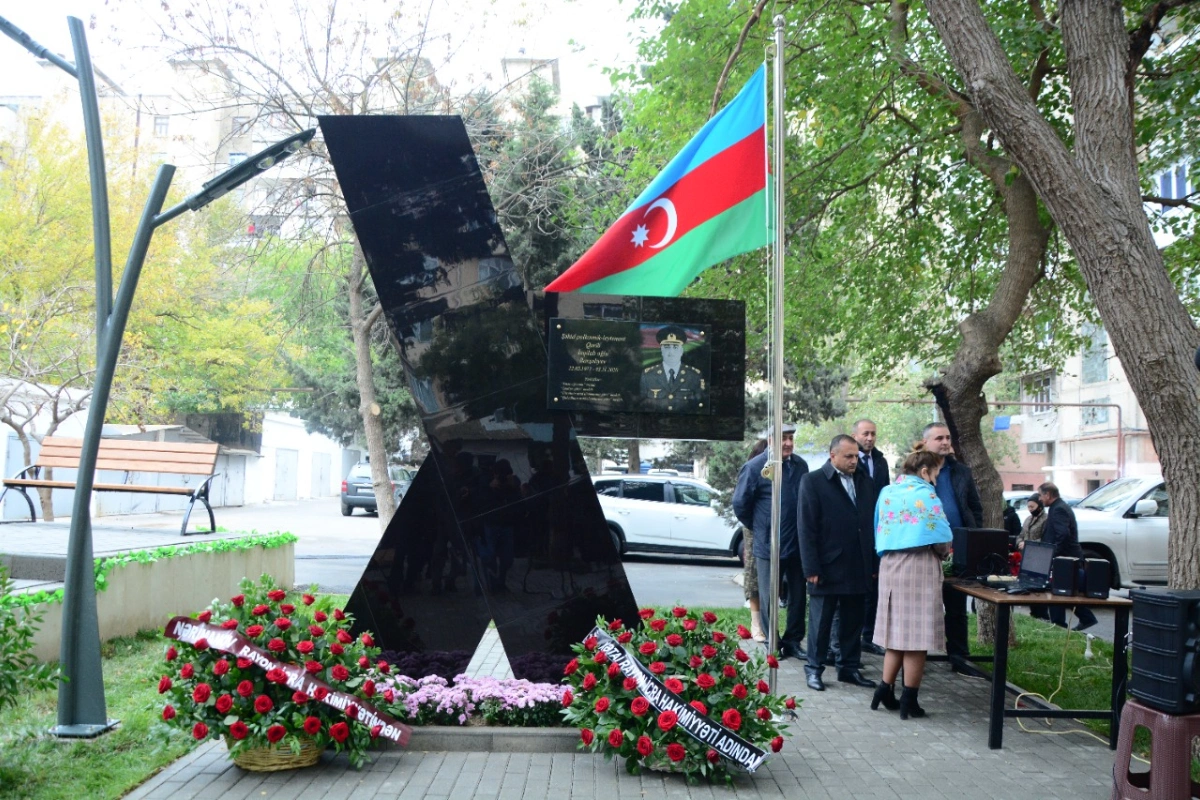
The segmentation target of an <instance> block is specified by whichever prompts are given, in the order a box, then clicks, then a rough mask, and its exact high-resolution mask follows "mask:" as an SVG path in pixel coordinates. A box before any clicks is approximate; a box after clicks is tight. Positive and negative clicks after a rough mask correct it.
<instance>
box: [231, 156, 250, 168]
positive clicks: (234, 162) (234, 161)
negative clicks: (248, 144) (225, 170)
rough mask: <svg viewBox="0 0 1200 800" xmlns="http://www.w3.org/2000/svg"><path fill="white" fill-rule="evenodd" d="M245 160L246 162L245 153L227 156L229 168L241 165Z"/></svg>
mask: <svg viewBox="0 0 1200 800" xmlns="http://www.w3.org/2000/svg"><path fill="white" fill-rule="evenodd" d="M245 160H246V154H245V153H230V154H229V166H231V167H236V166H237V165H238V164H240V163H242V162H243V161H245Z"/></svg>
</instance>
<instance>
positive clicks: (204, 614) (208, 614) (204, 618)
mask: <svg viewBox="0 0 1200 800" xmlns="http://www.w3.org/2000/svg"><path fill="white" fill-rule="evenodd" d="M196 619H198V620H200V621H201V622H208V621H209V620H210V619H212V611H211V610H210V609H207V608H206V609H204V610H203V611H201V612H200V613H199V614H197V615H196Z"/></svg>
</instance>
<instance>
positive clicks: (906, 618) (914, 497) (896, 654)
mask: <svg viewBox="0 0 1200 800" xmlns="http://www.w3.org/2000/svg"><path fill="white" fill-rule="evenodd" d="M918 445H919V443H918ZM941 468H942V457H941V456H939V455H937V454H936V453H932V452H930V451H928V450H923V449H918V450H915V451H914V452H912V453H910V454H909V455H908V457H907V458H906V459H904V463H903V464H902V465H901V467H900V472H901V474H900V477H899V478H897V479H896V482H895V483H894V484H892V485H891V486H887V487H885V488H884V489H883V491H881V492H880V493H879V500H878V502H877V503H876V504H875V550H876V551H877V552H878V553H879V555H880V556H881V561H880V564H879V606H878V608H877V610H876V615H875V644H877V645H879V646H880V647H883V648H884V649H885V650H886V651H887V652H886V653H885V654H884V656H883V676H882V680H881V681H880V682H879V687H878V688H877V689H876V691H875V696H874V697H873V698H872V699H871V708H872V709H877V708H879V704H880V703H883V705H884V707H885V708H887V709H888V710H889V711H894V710H896V709H899V710H900V719H908V718H909V717H923V716H925V711H924V709H922V708H921V707H920V706H919V705H918V704H917V693H918V691H919V690H920V688H921V678H922V677H924V674H925V654H926V652H927V651H929V650H938V649H940V648H941V647H942V643H943V642H944V641H945V636H946V634H945V623H944V611H943V608H942V558H943V557H944V556H945V555H946V553H948V552H949V551H950V542H951V541H952V539H953V537H952V534H951V532H950V523H949V522H947V521H946V515H945V513H944V512H943V511H942V502H941V500H939V499H938V496H937V493H936V492H935V491H934V488H933V487H934V486H935V485H936V483H937V476H938V472H940V471H941ZM902 666H903V668H904V689H903V691H902V692H901V694H900V699H899V701H897V700H896V691H895V686H896V676H897V675H898V674H899V673H900V668H901V667H902Z"/></svg>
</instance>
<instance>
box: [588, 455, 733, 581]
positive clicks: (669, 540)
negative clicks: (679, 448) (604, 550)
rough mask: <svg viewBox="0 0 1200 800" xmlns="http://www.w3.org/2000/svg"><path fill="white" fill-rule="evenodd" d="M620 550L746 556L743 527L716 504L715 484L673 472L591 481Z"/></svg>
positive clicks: (615, 544)
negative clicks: (671, 473)
mask: <svg viewBox="0 0 1200 800" xmlns="http://www.w3.org/2000/svg"><path fill="white" fill-rule="evenodd" d="M593 483H594V485H595V487H596V494H597V495H598V496H599V497H600V507H601V508H602V509H604V519H605V521H607V522H608V530H609V533H610V534H611V535H612V539H613V545H614V546H616V548H617V552H618V553H627V552H631V551H635V550H636V551H640V552H646V553H685V554H689V555H705V556H713V555H718V556H732V557H734V558H737V559H738V560H739V561H741V560H742V557H743V553H742V529H741V526H739V525H731V524H729V523H728V522H726V521H725V519H724V517H722V516H721V515H720V514H719V513H717V509H716V508H715V501H716V499H717V490H716V489H714V488H712V487H711V486H709V485H708V484H706V483H703V482H701V481H697V480H692V479H690V478H680V477H677V476H674V475H670V476H667V475H626V476H621V477H600V478H596V479H595V481H594V482H593Z"/></svg>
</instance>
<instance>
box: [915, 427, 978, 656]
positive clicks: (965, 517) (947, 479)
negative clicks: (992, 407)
mask: <svg viewBox="0 0 1200 800" xmlns="http://www.w3.org/2000/svg"><path fill="white" fill-rule="evenodd" d="M924 441H925V449H926V450H930V451H932V452H934V453H937V454H938V455H940V456H942V457H943V458H944V459H945V462H944V463H943V464H942V469H941V471H940V472H939V473H938V479H937V486H935V487H934V489H935V491H936V492H937V496H938V499H939V500H941V501H942V511H944V512H945V514H946V521H947V522H949V523H950V528H951V530H953V529H954V528H978V527H979V526H980V525H981V524H982V523H983V502H982V501H981V500H980V499H979V488H978V487H977V486H975V477H974V476H973V475H972V474H971V468H970V467H968V466H967V465H966V464H964V463H962V462H961V461H959V460H957V459H956V458H955V457H954V445H953V444H952V443H951V441H950V429H949V428H947V427H946V425H945V424H944V423H941V422H933V423H930V424H929V425H926V426H925V432H924ZM942 605H943V606H944V607H945V609H946V655H947V656H949V658H950V669H952V670H954V671H955V672H962V673H966V674H976V672H975V670H973V669H971V668H970V667H969V666H967V659H968V657H969V656H970V655H971V647H970V645H969V644H967V596H966V595H965V594H963V593H962V592H960V591H958V590H957V589H952V588H950V585H949V584H946V583H943V584H942Z"/></svg>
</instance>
